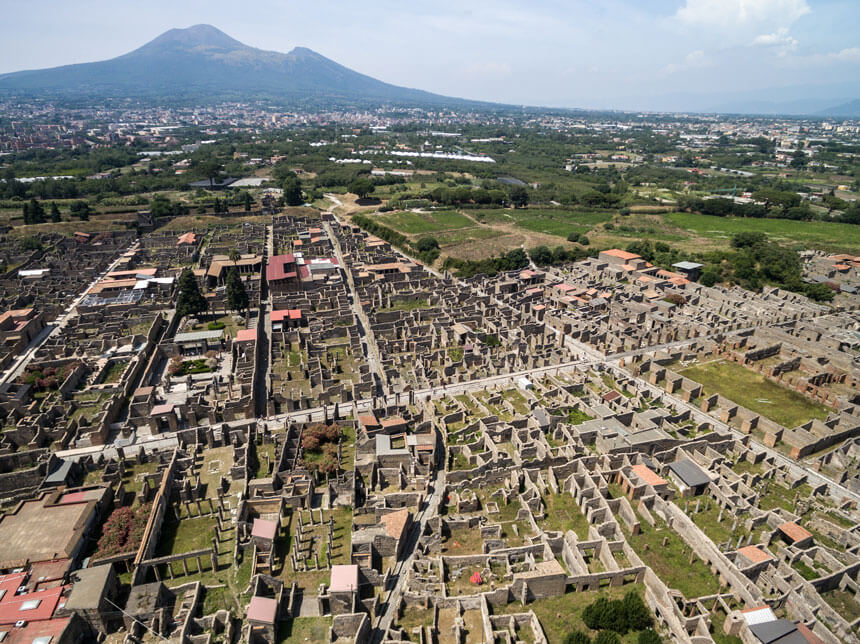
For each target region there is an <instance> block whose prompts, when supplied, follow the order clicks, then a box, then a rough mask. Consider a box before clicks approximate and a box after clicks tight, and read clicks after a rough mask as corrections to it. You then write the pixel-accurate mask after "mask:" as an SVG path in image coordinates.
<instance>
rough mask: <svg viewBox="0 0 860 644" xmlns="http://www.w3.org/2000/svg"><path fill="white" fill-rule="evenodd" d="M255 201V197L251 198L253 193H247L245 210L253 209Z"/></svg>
mask: <svg viewBox="0 0 860 644" xmlns="http://www.w3.org/2000/svg"><path fill="white" fill-rule="evenodd" d="M252 203H253V199H251V194H250V193H249V192H246V193H245V212H250V211H251V204H252Z"/></svg>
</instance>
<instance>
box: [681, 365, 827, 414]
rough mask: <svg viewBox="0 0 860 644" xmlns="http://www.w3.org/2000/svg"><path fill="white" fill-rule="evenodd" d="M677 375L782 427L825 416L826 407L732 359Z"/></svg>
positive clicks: (693, 368)
mask: <svg viewBox="0 0 860 644" xmlns="http://www.w3.org/2000/svg"><path fill="white" fill-rule="evenodd" d="M680 374H681V375H682V376H684V377H686V378H690V379H691V380H695V381H696V382H698V383H701V384H702V385H704V387H705V391H706V395H710V394H714V393H718V394H720V395H721V396H724V397H726V398H728V399H729V400H731V401H733V402H736V403H737V404H739V405H742V406H744V407H746V408H747V409H749V410H750V411H754V412H755V413H757V414H761V415H762V416H764V417H765V418H769V419H770V420H772V421H774V422H777V423H779V424H780V425H782V426H784V427H789V428H791V427H797V426H798V425H801V424H803V423H805V422H807V421H809V420H811V419H813V418H817V419H819V420H824V419H825V418H827V413H828V409H827V407H825V406H824V405H820V404H818V403H814V402H812V401H810V400H808V399H807V398H805V397H804V396H802V395H801V394H799V393H797V392H796V391H792V390H791V389H788V388H787V387H783V386H781V385H778V384H776V383H773V382H771V381H769V380H767V379H765V377H764V376H762V375H761V374H758V373H755V372H754V371H750V370H749V369H746V368H745V367H742V366H741V365H739V364H736V363H734V362H727V361H724V360H716V361H714V362H707V363H704V364H697V365H694V366H692V367H689V368H687V369H684V370H683V371H681V372H680Z"/></svg>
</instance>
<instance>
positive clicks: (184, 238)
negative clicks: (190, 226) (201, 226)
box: [176, 233, 197, 246]
mask: <svg viewBox="0 0 860 644" xmlns="http://www.w3.org/2000/svg"><path fill="white" fill-rule="evenodd" d="M196 243H197V235H195V234H194V233H185V234H184V235H180V236H179V240H178V241H177V242H176V245H177V246H181V245H182V244H196Z"/></svg>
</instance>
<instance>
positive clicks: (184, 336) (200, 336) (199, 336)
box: [173, 329, 224, 344]
mask: <svg viewBox="0 0 860 644" xmlns="http://www.w3.org/2000/svg"><path fill="white" fill-rule="evenodd" d="M222 335H224V329H218V330H217V331H192V332H191V333H177V334H176V335H175V336H173V341H174V342H176V343H177V344H182V343H183V342H200V341H201V340H217V339H218V338H220V337H221V336H222Z"/></svg>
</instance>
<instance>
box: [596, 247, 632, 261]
mask: <svg viewBox="0 0 860 644" xmlns="http://www.w3.org/2000/svg"><path fill="white" fill-rule="evenodd" d="M602 254H604V255H609V256H611V257H617V258H618V259H624V260H630V259H642V257H641V256H640V255H637V254H636V253H628V252H627V251H625V250H621V249H618V248H612V249H610V250H605V251H603V253H602Z"/></svg>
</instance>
